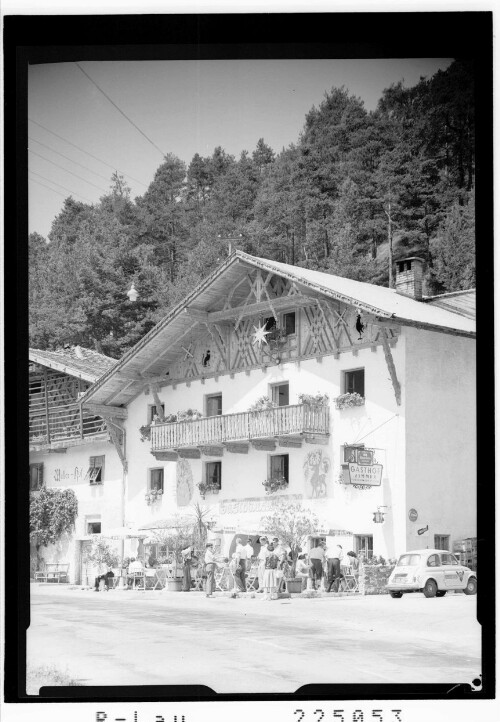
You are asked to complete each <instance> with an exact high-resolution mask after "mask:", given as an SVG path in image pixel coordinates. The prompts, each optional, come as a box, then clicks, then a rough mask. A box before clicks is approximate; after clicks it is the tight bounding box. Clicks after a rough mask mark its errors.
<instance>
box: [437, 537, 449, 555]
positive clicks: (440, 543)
mask: <svg viewBox="0 0 500 722" xmlns="http://www.w3.org/2000/svg"><path fill="white" fill-rule="evenodd" d="M434 549H444V550H445V551H447V552H448V551H450V535H449V534H434Z"/></svg>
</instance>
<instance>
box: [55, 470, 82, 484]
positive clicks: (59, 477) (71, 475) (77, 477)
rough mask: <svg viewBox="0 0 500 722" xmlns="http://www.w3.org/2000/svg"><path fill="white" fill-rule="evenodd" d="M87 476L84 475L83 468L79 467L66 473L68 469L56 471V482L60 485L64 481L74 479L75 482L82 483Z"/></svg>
mask: <svg viewBox="0 0 500 722" xmlns="http://www.w3.org/2000/svg"><path fill="white" fill-rule="evenodd" d="M84 476H85V474H84V473H83V468H82V467H80V468H78V466H75V468H74V469H72V470H71V471H66V469H54V481H55V482H56V484H60V483H61V482H62V481H69V479H72V480H73V481H81V479H83V477H84Z"/></svg>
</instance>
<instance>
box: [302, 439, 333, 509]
mask: <svg viewBox="0 0 500 722" xmlns="http://www.w3.org/2000/svg"><path fill="white" fill-rule="evenodd" d="M331 466H332V465H331V462H330V457H329V456H328V455H327V454H325V453H324V452H323V449H313V450H312V451H309V452H308V454H307V455H306V458H305V459H304V465H303V467H304V478H305V480H306V496H307V497H308V498H310V499H319V498H321V497H325V496H326V495H327V490H326V482H327V479H328V476H329V472H330V469H331Z"/></svg>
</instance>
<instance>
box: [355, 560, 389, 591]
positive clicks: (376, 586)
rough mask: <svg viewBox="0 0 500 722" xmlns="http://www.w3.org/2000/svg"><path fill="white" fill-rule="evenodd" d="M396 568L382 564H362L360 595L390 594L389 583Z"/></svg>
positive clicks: (360, 567)
mask: <svg viewBox="0 0 500 722" xmlns="http://www.w3.org/2000/svg"><path fill="white" fill-rule="evenodd" d="M393 569H394V566H392V565H390V566H382V565H380V564H373V565H372V564H360V566H359V580H358V585H359V593H360V594H388V592H387V590H386V585H387V581H388V579H389V577H390V575H391V572H392V570H393Z"/></svg>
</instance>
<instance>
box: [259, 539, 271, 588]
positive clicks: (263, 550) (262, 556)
mask: <svg viewBox="0 0 500 722" xmlns="http://www.w3.org/2000/svg"><path fill="white" fill-rule="evenodd" d="M259 541H260V550H259V553H258V554H257V559H258V561H259V570H258V575H259V588H258V590H257V591H258V592H260V593H263V592H264V571H265V568H266V558H267V557H268V556H269V552H268V548H267V544H268V541H267V537H265V536H261V538H260V539H259Z"/></svg>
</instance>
